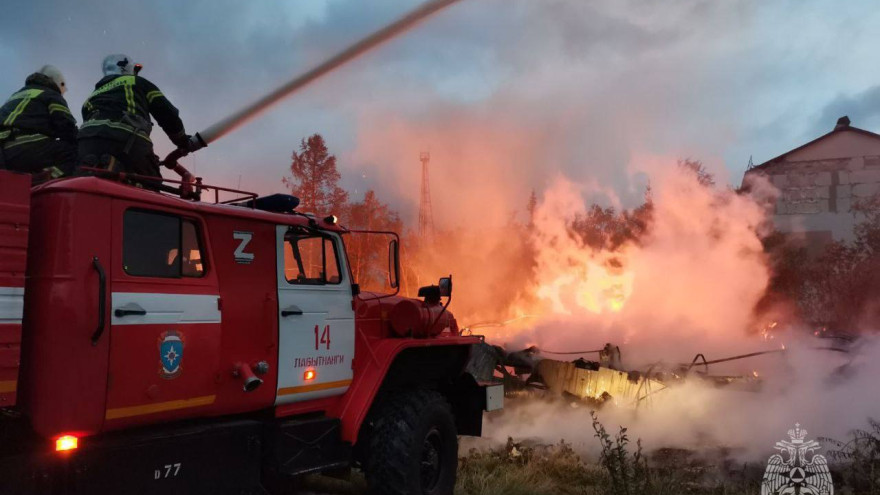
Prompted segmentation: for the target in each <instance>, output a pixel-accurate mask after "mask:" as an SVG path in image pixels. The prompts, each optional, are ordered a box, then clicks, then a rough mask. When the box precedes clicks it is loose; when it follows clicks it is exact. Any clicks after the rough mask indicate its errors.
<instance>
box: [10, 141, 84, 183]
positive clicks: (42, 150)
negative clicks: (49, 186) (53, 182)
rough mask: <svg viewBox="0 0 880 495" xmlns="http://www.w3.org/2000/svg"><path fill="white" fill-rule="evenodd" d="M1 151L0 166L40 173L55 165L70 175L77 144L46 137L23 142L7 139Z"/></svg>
mask: <svg viewBox="0 0 880 495" xmlns="http://www.w3.org/2000/svg"><path fill="white" fill-rule="evenodd" d="M0 151H2V153H3V159H2V160H0V164H2V165H0V168H5V169H8V170H13V171H15V172H25V173H29V174H38V173H41V172H43V171H46V170H49V169H52V168H53V167H54V168H56V169H58V171H59V172H61V173H63V174H64V175H70V174H71V173H73V169H74V168H75V165H76V145H74V144H72V143H68V142H67V141H57V140H54V139H44V140H41V141H35V142H30V143H23V144H16V143H15V142H14V141H7V142H6V143H5V144H4V145H3V149H2V150H0ZM53 175H55V173H54V171H53Z"/></svg>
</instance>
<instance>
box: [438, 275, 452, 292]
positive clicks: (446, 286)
mask: <svg viewBox="0 0 880 495" xmlns="http://www.w3.org/2000/svg"><path fill="white" fill-rule="evenodd" d="M437 285H438V286H439V287H440V297H452V275H449V276H448V277H443V278H441V279H440V282H438V283H437Z"/></svg>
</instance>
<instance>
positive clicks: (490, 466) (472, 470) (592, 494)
mask: <svg viewBox="0 0 880 495" xmlns="http://www.w3.org/2000/svg"><path fill="white" fill-rule="evenodd" d="M869 425H870V427H869V428H868V429H864V430H854V431H853V432H852V435H851V439H850V440H849V441H846V442H840V441H836V440H834V439H828V438H820V439H819V440H820V441H821V442H822V443H823V444H825V445H827V446H828V447H831V449H829V450H828V451H827V457H828V460H829V463H830V467H831V473H832V477H833V479H834V488H835V493H837V494H844V495H880V422H877V421H874V420H869ZM592 426H593V430H594V431H595V437H596V439H597V441H598V442H599V444H600V446H601V453H600V456H599V458H598V459H583V458H581V457H580V456H579V455H578V454H577V453H576V452H575V451H574V450H573V449H572V447H571V445H570V444H568V443H566V442H564V441H561V442H559V443H558V444H555V445H534V446H530V445H525V444H523V443H519V442H516V441H514V440H513V439H508V441H507V444H506V445H504V446H500V447H499V448H496V449H492V450H476V449H471V451H470V452H468V453H467V454H466V455H464V456H462V457H461V458H460V459H459V469H458V483H457V485H456V489H455V495H758V494H760V492H761V479H762V476H763V474H764V467H765V464H764V463H763V462H756V463H751V464H745V465H744V464H738V463H735V462H733V461H732V460H730V459H729V458H728V456H727V455H726V454H727V453H726V452H724V451H719V452H714V453H713V452H696V451H692V450H686V449H672V448H660V449H656V450H653V451H651V452H650V453H646V451H645V450H644V449H643V446H642V445H641V442H639V441H638V440H636V441H635V443H633V442H632V441H631V439H630V438H629V436H628V434H627V430H626V428H620V429H619V430H618V431H617V432H616V433H614V434H611V433H609V432H608V431H607V430H606V429H605V427H604V426H603V425H602V423H600V422H599V420H598V418H597V417H596V416H595V415H594V416H593V425H592ZM835 447H836V450H835ZM320 478H324V477H320ZM308 488H311V490H310V492H311V493H320V494H322V495H324V494H334V495H336V494H352V495H356V494H363V493H366V483H365V482H364V480H363V477H362V476H360V474H359V473H355V474H354V475H353V476H352V477H351V478H350V479H349V480H347V481H340V480H330V479H326V478H324V481H323V482H320V483H318V484H317V485H312V486H309V487H308Z"/></svg>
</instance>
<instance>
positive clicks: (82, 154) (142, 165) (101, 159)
mask: <svg viewBox="0 0 880 495" xmlns="http://www.w3.org/2000/svg"><path fill="white" fill-rule="evenodd" d="M79 163H80V165H81V166H85V167H94V168H103V169H108V170H112V171H116V172H124V173H127V174H139V175H146V176H150V177H162V173H161V172H159V157H158V156H156V154H155V153H153V143H151V142H149V141H146V140H143V139H141V138H139V137H138V138H135V139H133V140H131V141H130V142H128V141H117V140H114V139H105V138H100V137H89V138H80V139H79Z"/></svg>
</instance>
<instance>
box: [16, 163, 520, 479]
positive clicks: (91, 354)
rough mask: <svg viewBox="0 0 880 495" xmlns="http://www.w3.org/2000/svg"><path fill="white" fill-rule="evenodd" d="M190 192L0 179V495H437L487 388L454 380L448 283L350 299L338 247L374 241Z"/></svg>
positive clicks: (496, 403)
mask: <svg viewBox="0 0 880 495" xmlns="http://www.w3.org/2000/svg"><path fill="white" fill-rule="evenodd" d="M119 178H120V177H116V179H119ZM196 191H197V192H201V193H202V195H205V194H211V195H212V196H213V197H214V200H213V201H201V200H196V199H193V198H192V197H193V196H196V195H193V194H191V192H190V194H189V196H190V198H188V199H182V198H181V197H175V196H172V195H169V194H165V193H162V192H159V191H154V190H149V189H144V188H138V187H133V186H132V185H128V184H126V183H124V182H121V181H119V180H110V179H108V178H106V177H98V176H82V177H75V178H67V179H59V180H54V181H50V182H47V183H44V184H42V185H39V186H36V187H31V178H30V177H29V176H25V175H19V174H14V173H10V172H4V171H0V493H2V494H19V493H21V494H44V493H45V494H56V493H76V494H91V493H100V494H141V493H143V494H153V493H155V494H162V495H169V494H178V493H181V494H183V493H186V494H258V493H266V492H267V491H268V492H270V493H271V492H273V491H281V490H282V489H285V487H286V486H287V484H288V483H289V482H290V480H295V479H296V478H297V477H298V476H299V475H302V474H304V473H311V472H324V471H331V470H333V471H338V470H340V469H347V468H348V467H350V466H357V467H360V468H361V469H362V470H363V471H364V473H365V475H366V477H367V480H368V483H369V484H370V486H371V489H372V490H373V491H374V492H375V493H382V494H401V495H402V494H450V493H452V488H453V485H454V483H455V470H456V465H457V435H479V434H480V432H481V425H482V413H483V411H484V410H492V409H497V408H500V407H501V401H502V397H503V391H502V390H501V387H500V386H496V385H490V384H485V383H478V382H477V381H476V380H475V379H474V378H473V377H472V376H471V375H469V374H468V373H466V372H465V371H464V370H465V367H466V364H467V361H468V359H469V353H470V349H471V346H472V345H474V344H476V343H478V342H479V339H478V338H476V337H467V336H462V335H460V332H459V329H458V326H457V323H456V320H455V318H454V317H453V315H452V314H451V313H450V312H449V311H447V310H446V306H447V305H448V304H446V305H444V304H443V301H444V298H449V297H450V296H451V290H452V283H451V278H445V279H441V281H440V283H439V284H438V285H435V286H429V287H424V288H422V289H421V290H420V297H423V299H409V298H404V297H400V296H398V295H395V294H382V293H374V292H366V291H361V290H360V288H359V287H358V285H357V283H356V282H355V281H354V280H353V279H352V275H351V270H350V266H349V261H348V259H347V257H346V250H345V239H346V237H347V236H349V235H369V234H367V233H363V234H354V233H351V232H349V231H348V230H347V229H346V228H344V227H342V226H340V225H339V224H338V223H337V222H336V219H335V217H327V218H319V217H316V216H314V215H311V214H306V213H301V212H299V211H298V210H297V209H295V206H296V203H297V202H298V200H296V199H295V198H293V197H291V196H281V195H276V196H274V197H269V198H257V197H256V196H255V195H248V194H243V193H241V192H236V191H232V190H224V189H222V188H212V187H211V186H203V185H200V184H198V185H197V188H196ZM220 191H225V194H227V195H228V194H239V193H241V195H240V196H239V197H237V198H233V199H232V200H229V201H225V202H221V201H219V199H220V196H221V194H220ZM184 196H187V194H184ZM386 234H391V233H386ZM392 237H395V238H394V239H392V240H391V242H390V243H389V269H388V271H389V280H390V281H389V285H390V286H391V287H397V284H398V283H397V278H398V273H397V272H398V269H399V257H398V240H397V239H396V236H393V235H392ZM447 302H448V301H447Z"/></svg>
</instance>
